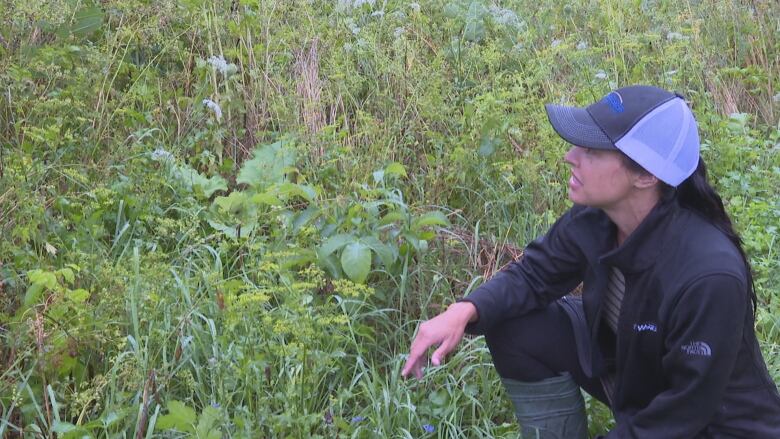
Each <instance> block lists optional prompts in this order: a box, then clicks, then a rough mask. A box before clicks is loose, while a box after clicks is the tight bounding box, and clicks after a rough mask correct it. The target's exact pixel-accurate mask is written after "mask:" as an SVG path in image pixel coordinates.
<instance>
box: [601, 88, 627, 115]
mask: <svg viewBox="0 0 780 439" xmlns="http://www.w3.org/2000/svg"><path fill="white" fill-rule="evenodd" d="M603 101H604V102H606V103H607V105H609V108H611V109H612V111H614V112H615V113H622V112H623V111H625V109H624V108H623V97H622V96H620V93H618V92H616V91H613V92H612V93H610V94H608V95H606V96H604V99H603Z"/></svg>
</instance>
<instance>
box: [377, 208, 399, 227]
mask: <svg viewBox="0 0 780 439" xmlns="http://www.w3.org/2000/svg"><path fill="white" fill-rule="evenodd" d="M405 218H406V215H404V214H403V213H402V212H400V211H397V210H394V211H392V212H388V213H387V215H385V216H383V217H382V219H380V220H379V225H380V226H384V225H387V224H391V223H394V222H396V221H403V220H404V219H405Z"/></svg>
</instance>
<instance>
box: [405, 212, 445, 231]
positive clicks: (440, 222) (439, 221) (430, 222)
mask: <svg viewBox="0 0 780 439" xmlns="http://www.w3.org/2000/svg"><path fill="white" fill-rule="evenodd" d="M449 225H450V221H449V220H448V219H447V217H446V216H444V214H443V213H441V212H439V211H438V210H434V211H432V212H428V213H425V214H423V215H420V216H419V217H417V218H415V219H414V222H413V223H412V229H413V230H417V229H419V228H420V227H425V226H449Z"/></svg>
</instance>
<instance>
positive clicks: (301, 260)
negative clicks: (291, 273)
mask: <svg viewBox="0 0 780 439" xmlns="http://www.w3.org/2000/svg"><path fill="white" fill-rule="evenodd" d="M316 260H317V252H316V251H314V250H311V249H308V248H304V249H299V250H297V251H295V253H294V254H292V255H290V256H287V257H285V258H284V259H282V261H281V267H282V268H283V269H288V268H293V267H302V266H305V265H308V264H310V263H312V262H315V261H316Z"/></svg>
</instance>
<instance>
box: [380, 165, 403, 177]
mask: <svg viewBox="0 0 780 439" xmlns="http://www.w3.org/2000/svg"><path fill="white" fill-rule="evenodd" d="M385 175H397V176H401V177H407V176H408V175H407V174H406V168H404V165H402V164H400V163H398V162H393V163H390V164H389V165H387V167H386V168H385Z"/></svg>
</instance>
